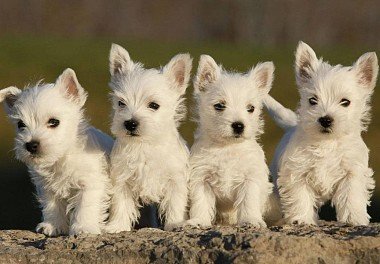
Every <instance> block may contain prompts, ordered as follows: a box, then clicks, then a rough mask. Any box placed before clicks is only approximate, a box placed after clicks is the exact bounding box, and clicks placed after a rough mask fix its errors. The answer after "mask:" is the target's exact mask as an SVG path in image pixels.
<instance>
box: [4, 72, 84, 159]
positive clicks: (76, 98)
mask: <svg viewBox="0 0 380 264" xmlns="http://www.w3.org/2000/svg"><path fill="white" fill-rule="evenodd" d="M86 97H87V93H86V92H85V91H84V89H83V88H82V87H81V85H80V84H79V83H78V80H77V77H76V75H75V72H74V71H73V70H71V69H67V70H65V71H64V72H63V73H62V75H61V76H59V78H58V79H57V81H56V83H55V84H37V85H36V86H32V87H28V88H26V89H25V90H23V91H22V90H20V89H18V88H16V87H9V88H5V89H3V90H0V101H4V106H5V109H6V111H7V113H8V116H9V118H10V120H11V121H12V123H14V125H15V128H16V140H15V145H16V146H15V150H16V157H17V158H18V159H20V160H21V161H23V162H25V163H27V164H34V165H47V164H51V163H54V162H55V161H57V160H58V159H59V158H61V157H63V156H64V155H65V153H67V150H68V149H69V148H70V147H72V146H73V145H74V144H77V135H78V132H79V129H80V124H81V123H82V120H83V111H82V106H83V105H84V103H85V101H86Z"/></svg>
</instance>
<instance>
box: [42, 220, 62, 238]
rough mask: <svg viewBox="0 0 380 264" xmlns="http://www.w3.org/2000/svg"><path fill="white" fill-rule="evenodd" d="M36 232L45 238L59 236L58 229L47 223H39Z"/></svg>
mask: <svg viewBox="0 0 380 264" xmlns="http://www.w3.org/2000/svg"><path fill="white" fill-rule="evenodd" d="M36 232H37V233H41V234H44V235H46V236H57V235H59V234H61V232H60V231H59V230H58V228H56V227H55V226H54V225H52V224H51V223H48V222H42V223H39V224H38V225H37V227H36Z"/></svg>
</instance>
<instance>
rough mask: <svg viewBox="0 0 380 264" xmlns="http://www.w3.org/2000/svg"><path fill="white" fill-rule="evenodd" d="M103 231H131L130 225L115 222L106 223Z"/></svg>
mask: <svg viewBox="0 0 380 264" xmlns="http://www.w3.org/2000/svg"><path fill="white" fill-rule="evenodd" d="M104 231H105V232H106V233H112V234H114V233H120V232H124V231H131V227H130V226H121V225H118V224H115V223H108V224H107V225H106V226H105V227H104Z"/></svg>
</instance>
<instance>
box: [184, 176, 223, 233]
mask: <svg viewBox="0 0 380 264" xmlns="http://www.w3.org/2000/svg"><path fill="white" fill-rule="evenodd" d="M215 215H216V197H215V194H214V191H213V190H212V187H211V185H210V183H209V182H207V181H206V180H205V179H203V178H201V179H199V180H193V182H191V183H190V219H189V220H188V221H187V224H189V225H195V226H198V225H199V226H202V227H207V226H211V224H212V222H213V220H214V218H215Z"/></svg>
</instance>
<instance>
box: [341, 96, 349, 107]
mask: <svg viewBox="0 0 380 264" xmlns="http://www.w3.org/2000/svg"><path fill="white" fill-rule="evenodd" d="M350 104H351V101H350V100H348V99H346V98H343V99H342V100H341V101H340V105H341V106H344V107H347V106H349V105H350Z"/></svg>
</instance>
